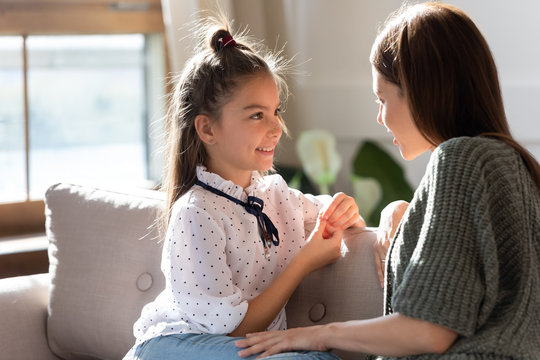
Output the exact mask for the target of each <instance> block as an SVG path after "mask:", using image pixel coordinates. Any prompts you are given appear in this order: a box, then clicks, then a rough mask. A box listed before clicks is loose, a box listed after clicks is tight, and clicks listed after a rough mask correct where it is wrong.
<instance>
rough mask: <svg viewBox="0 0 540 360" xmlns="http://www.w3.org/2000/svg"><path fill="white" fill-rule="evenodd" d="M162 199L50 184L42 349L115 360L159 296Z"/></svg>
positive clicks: (155, 194)
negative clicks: (143, 313)
mask: <svg viewBox="0 0 540 360" xmlns="http://www.w3.org/2000/svg"><path fill="white" fill-rule="evenodd" d="M163 199H164V197H163V194H161V193H159V192H156V191H146V190H129V191H128V190H125V189H124V190H104V189H100V188H95V187H90V186H79V185H71V184H58V185H54V186H52V187H51V188H50V189H49V190H48V191H47V193H46V199H45V201H46V210H45V213H46V219H47V222H46V229H47V236H48V238H49V242H50V245H49V261H50V269H49V272H50V275H51V287H50V293H49V309H48V311H49V320H48V325H47V328H48V337H49V345H50V347H51V349H52V350H53V352H55V353H56V354H57V355H58V356H60V357H62V358H65V359H75V358H88V359H92V358H98V359H119V358H122V356H123V355H124V354H125V353H126V352H127V351H128V350H129V348H130V347H131V346H132V344H133V343H134V341H135V339H134V337H133V335H132V326H133V323H134V321H135V320H136V319H137V318H138V317H139V315H140V310H141V308H142V307H143V306H144V304H146V303H148V302H149V301H151V300H152V299H154V298H155V296H156V295H157V294H158V293H159V292H160V291H161V290H162V289H163V288H164V286H165V281H164V278H163V275H162V273H161V270H160V258H161V246H160V243H159V241H158V240H159V239H158V238H159V236H158V233H159V232H158V231H157V229H156V228H155V227H151V225H152V224H153V222H154V220H155V219H156V216H157V213H158V211H159V209H160V208H161V207H162V205H163Z"/></svg>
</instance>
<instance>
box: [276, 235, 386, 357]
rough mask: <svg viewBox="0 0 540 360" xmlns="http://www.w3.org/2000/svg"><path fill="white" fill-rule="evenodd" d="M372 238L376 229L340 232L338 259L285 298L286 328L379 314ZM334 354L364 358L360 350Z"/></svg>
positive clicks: (380, 306) (380, 296) (380, 298)
mask: <svg viewBox="0 0 540 360" xmlns="http://www.w3.org/2000/svg"><path fill="white" fill-rule="evenodd" d="M376 239H377V232H376V228H361V229H348V230H346V231H344V232H343V248H342V256H341V258H340V259H338V260H337V261H336V262H335V263H333V264H330V265H328V266H325V267H324V268H321V269H319V270H317V271H314V272H313V273H311V274H309V275H308V276H307V277H306V278H305V279H304V280H303V281H302V283H301V284H300V285H299V286H298V288H297V289H296V291H295V292H294V294H293V295H292V296H291V298H290V299H289V302H288V303H287V306H286V310H287V324H288V327H299V326H310V325H320V324H326V323H329V322H336V321H347V320H360V319H369V318H374V317H377V316H382V315H383V289H381V286H380V283H379V280H378V277H377V271H376V269H375V260H374V256H373V244H374V242H375V241H376ZM335 353H336V354H337V355H339V356H340V357H341V358H342V359H344V360H348V359H364V358H365V354H360V353H350V352H345V351H335Z"/></svg>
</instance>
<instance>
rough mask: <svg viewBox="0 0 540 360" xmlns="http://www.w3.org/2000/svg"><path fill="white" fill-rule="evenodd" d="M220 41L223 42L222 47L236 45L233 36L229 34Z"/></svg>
mask: <svg viewBox="0 0 540 360" xmlns="http://www.w3.org/2000/svg"><path fill="white" fill-rule="evenodd" d="M221 42H222V43H223V47H224V48H226V47H227V46H236V41H234V39H233V37H232V36H231V35H227V36H225V37H224V38H223V39H222V40H221Z"/></svg>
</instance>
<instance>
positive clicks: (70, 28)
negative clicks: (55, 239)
mask: <svg viewBox="0 0 540 360" xmlns="http://www.w3.org/2000/svg"><path fill="white" fill-rule="evenodd" d="M164 28H165V27H164V24H163V16H162V12H161V1H160V0H122V1H111V0H0V35H2V36H4V35H6V36H7V35H10V36H13V35H14V36H22V37H23V50H22V51H23V55H22V56H23V73H24V75H23V76H24V78H23V81H24V117H25V119H24V128H25V130H24V133H25V135H24V137H25V158H26V160H25V161H26V164H25V166H26V200H25V201H22V202H11V203H2V204H0V238H2V237H8V236H14V235H20V234H30V233H36V232H43V231H44V228H45V215H44V208H45V204H44V201H43V200H37V201H36V200H30V188H29V187H30V178H29V176H30V175H29V121H28V118H29V114H28V87H27V71H28V69H27V53H26V38H27V37H28V36H30V35H92V34H133V33H139V34H140V33H142V34H152V33H159V34H161V35H162V39H163V49H165V54H164V57H165V59H164V60H165V61H164V62H165V73H169V69H170V67H169V62H168V56H167V42H166V38H165V36H166V34H165V29H164Z"/></svg>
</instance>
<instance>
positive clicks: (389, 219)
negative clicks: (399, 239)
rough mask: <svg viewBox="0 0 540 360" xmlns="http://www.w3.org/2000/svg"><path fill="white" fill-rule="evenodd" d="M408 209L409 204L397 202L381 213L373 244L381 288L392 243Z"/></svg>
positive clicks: (401, 201)
mask: <svg viewBox="0 0 540 360" xmlns="http://www.w3.org/2000/svg"><path fill="white" fill-rule="evenodd" d="M408 207H409V203H408V202H406V201H403V200H397V201H393V202H391V203H390V204H388V205H386V206H385V208H384V209H383V210H382V211H381V219H380V221H379V227H378V228H377V241H376V242H375V243H374V244H373V255H375V267H376V269H377V276H378V277H379V282H380V284H381V288H383V287H384V269H385V265H386V255H387V253H388V248H389V247H390V241H391V240H392V239H393V238H394V235H395V234H396V230H397V228H398V226H399V224H400V222H401V219H402V218H403V215H405V211H407V208H408Z"/></svg>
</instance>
